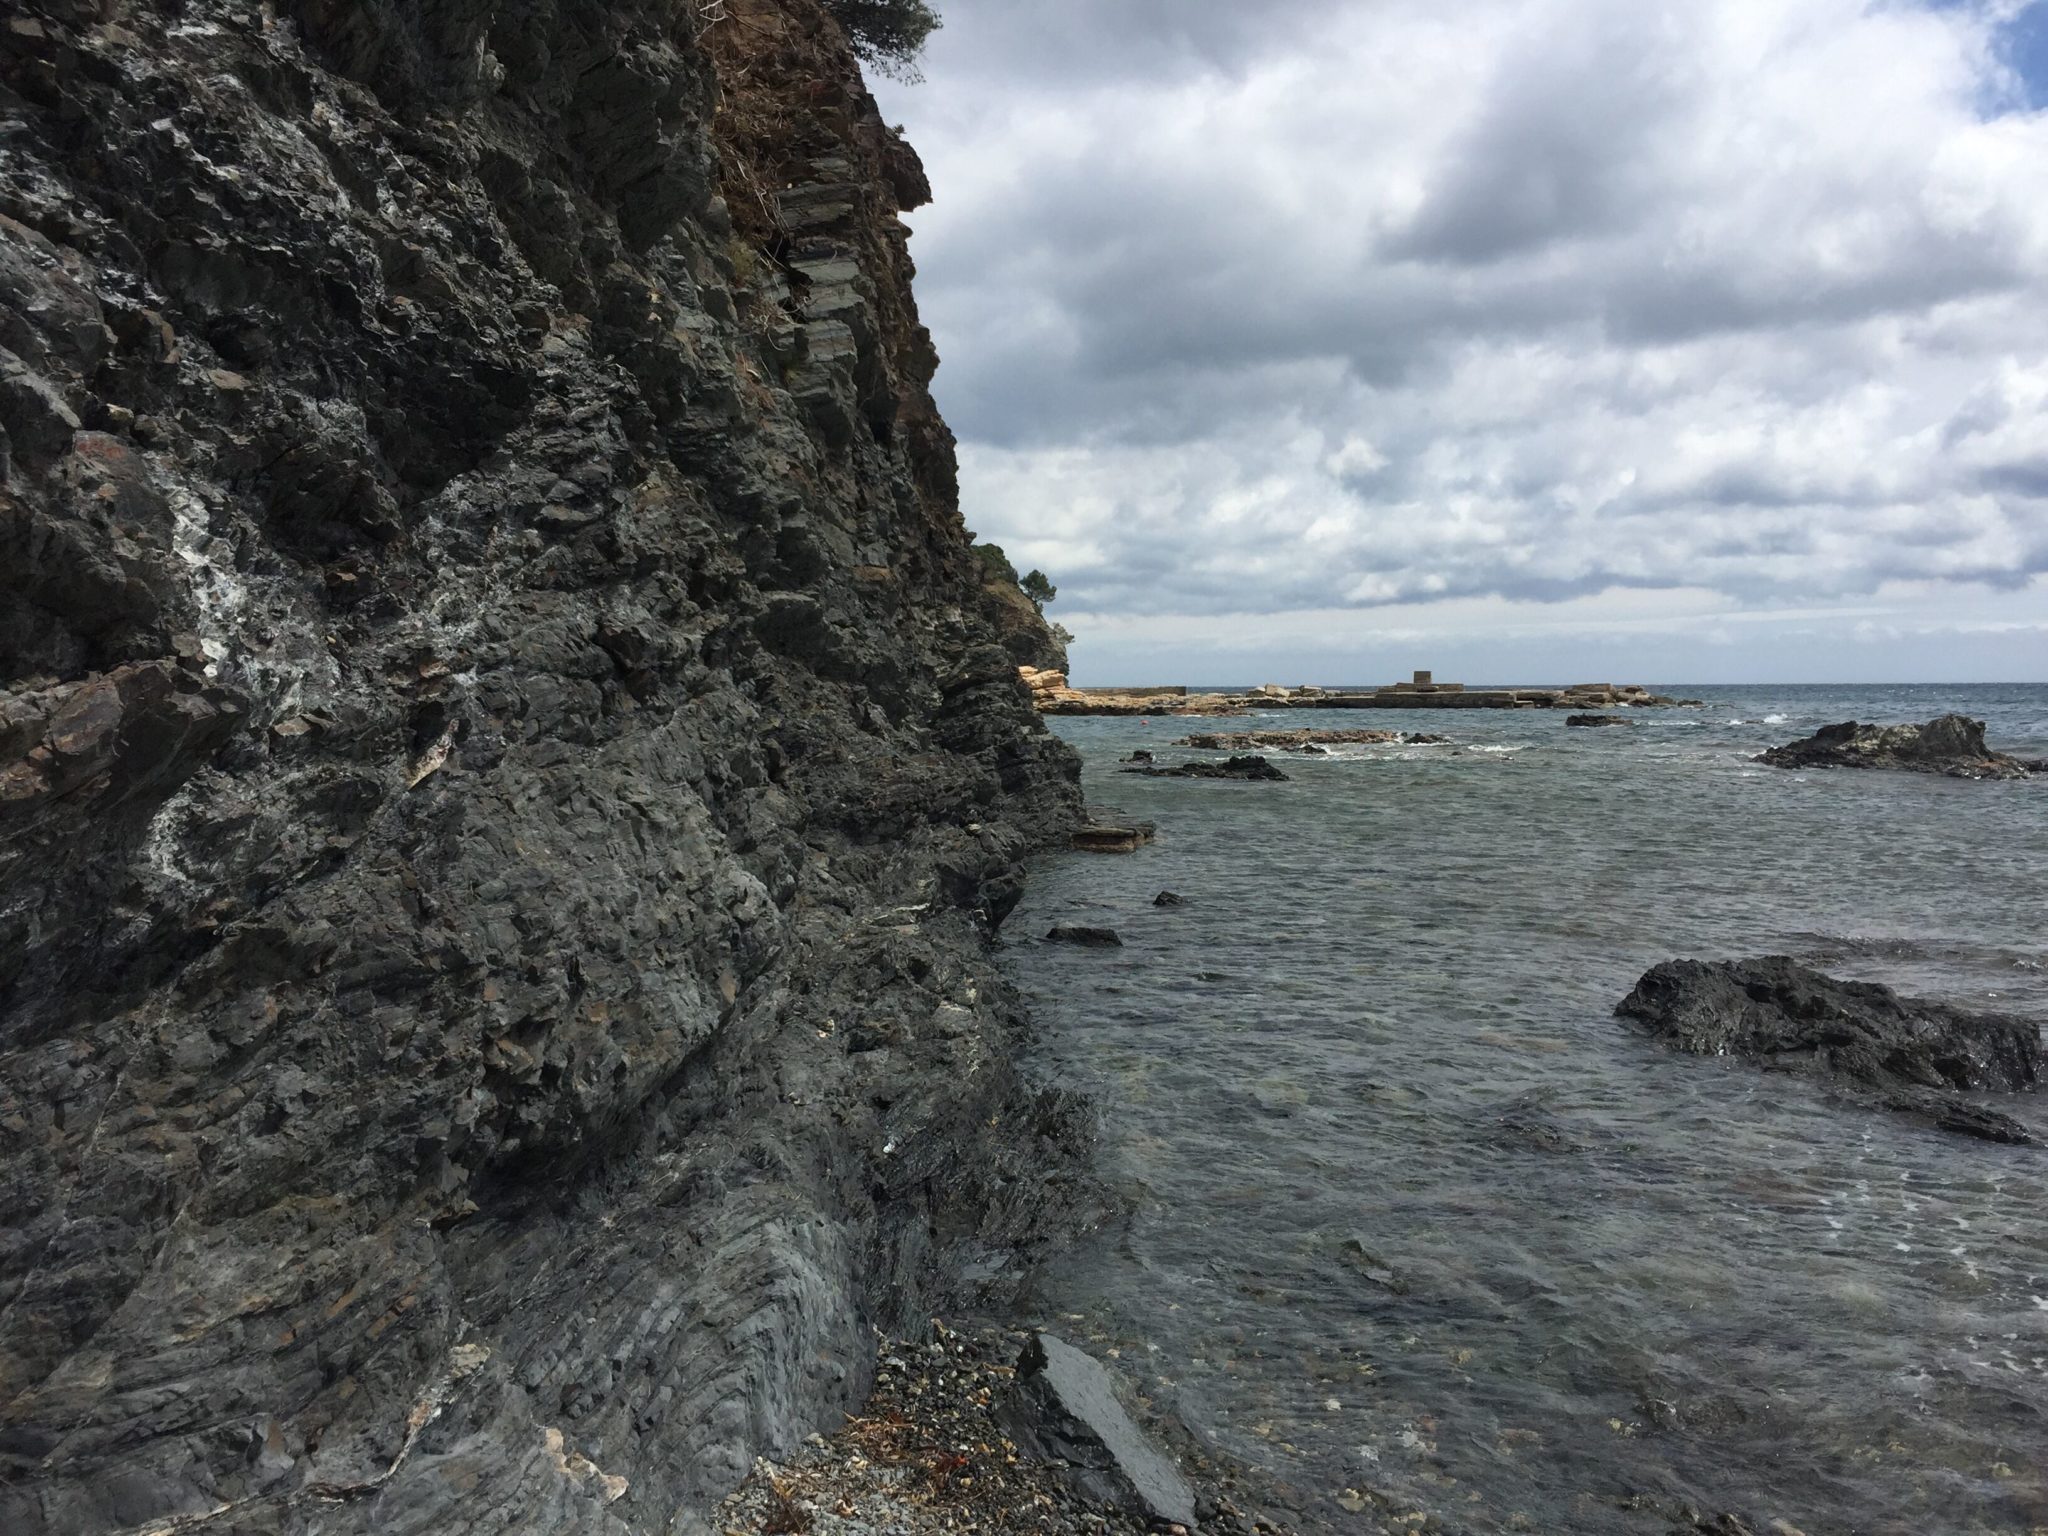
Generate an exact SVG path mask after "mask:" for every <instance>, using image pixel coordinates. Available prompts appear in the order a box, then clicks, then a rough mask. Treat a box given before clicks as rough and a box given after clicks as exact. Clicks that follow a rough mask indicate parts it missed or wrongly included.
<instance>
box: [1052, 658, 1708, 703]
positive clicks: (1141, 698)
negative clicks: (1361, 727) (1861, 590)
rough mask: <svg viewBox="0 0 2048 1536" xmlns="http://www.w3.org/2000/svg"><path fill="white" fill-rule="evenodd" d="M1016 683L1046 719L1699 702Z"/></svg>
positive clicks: (1604, 687)
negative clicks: (1205, 690) (1209, 690)
mask: <svg viewBox="0 0 2048 1536" xmlns="http://www.w3.org/2000/svg"><path fill="white" fill-rule="evenodd" d="M1017 673H1018V677H1019V679H1020V680H1021V681H1022V682H1023V684H1024V686H1025V688H1026V689H1027V690H1028V691H1029V693H1030V695H1031V702H1032V705H1033V707H1035V708H1036V709H1037V710H1038V712H1039V713H1040V714H1043V715H1236V714H1244V713H1247V712H1249V711H1252V710H1271V709H1569V710H1599V709H1613V708H1616V707H1624V708H1635V709H1672V708H1697V707H1698V705H1699V702H1700V701H1699V700H1698V699H1678V698H1672V697H1670V696H1668V695H1665V694H1660V693H1652V692H1651V691H1650V690H1649V689H1647V688H1645V687H1643V686H1641V685H1640V684H1637V683H1624V684H1621V685H1620V686H1616V685H1615V684H1612V683H1574V684H1572V685H1571V686H1570V687H1565V688H1467V687H1466V686H1465V685H1463V684H1462V683H1395V684H1392V685H1391V686H1389V687H1386V688H1375V689H1371V690H1364V691H1361V690H1346V689H1335V690H1333V689H1327V688H1314V687H1300V688H1282V687H1278V686H1275V685H1272V684H1268V685H1266V686H1265V687H1262V688H1254V689H1251V690H1250V691H1248V692H1245V693H1190V692H1189V691H1188V690H1187V689H1185V688H1178V687H1173V688H1085V689H1084V688H1075V687H1072V686H1070V685H1069V684H1068V682H1067V678H1066V674H1065V673H1063V672H1054V671H1049V670H1044V669H1041V668H1037V667H1031V666H1020V667H1019V668H1018V669H1017Z"/></svg>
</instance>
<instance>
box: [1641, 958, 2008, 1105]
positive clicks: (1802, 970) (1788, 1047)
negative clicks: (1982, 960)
mask: <svg viewBox="0 0 2048 1536" xmlns="http://www.w3.org/2000/svg"><path fill="white" fill-rule="evenodd" d="M1615 1012H1616V1013H1617V1014H1619V1015H1620V1016H1621V1017H1623V1018H1627V1019H1632V1020H1635V1021H1636V1022H1637V1023H1639V1024H1642V1025H1643V1026H1644V1027H1646V1028H1647V1029H1649V1030H1650V1031H1651V1032H1652V1033H1653V1034H1655V1035H1657V1036H1658V1037H1659V1038H1660V1039H1662V1040H1663V1041H1664V1042H1665V1043H1666V1044H1668V1045H1670V1046H1671V1047H1673V1048H1674V1049H1676V1050H1681V1051H1687V1052H1690V1053H1691V1054H1693V1055H1695V1056H1741V1057H1744V1058H1746V1059H1748V1060H1751V1061H1757V1062H1762V1063H1764V1064H1766V1065H1769V1066H1776V1067H1783V1068H1787V1069H1791V1070H1797V1071H1802V1072H1808V1073H1812V1074H1814V1075H1817V1076H1820V1077H1823V1078H1825V1079H1827V1080H1829V1081H1830V1082H1831V1083H1833V1084H1835V1085H1836V1086H1838V1087H1841V1088H1843V1089H1844V1090H1846V1091H1848V1092H1850V1093H1851V1095H1852V1096H1854V1097H1857V1098H1860V1099H1863V1100H1865V1101H1868V1102H1874V1103H1877V1104H1880V1105H1882V1106H1883V1107H1885V1108H1888V1109H1896V1110H1900V1111H1903V1112H1905V1113H1908V1114H1912V1115H1915V1116H1917V1117H1919V1118H1922V1119H1925V1120H1928V1121H1931V1122H1933V1123H1934V1124H1936V1125H1939V1126H1940V1127H1941V1128H1942V1129H1944V1130H1954V1131H1959V1132H1962V1133H1964V1134H1966V1135H1972V1136H1981V1137H1983V1138H1985V1139H1987V1140H1991V1141H2006V1142H2018V1143H2032V1142H2033V1141H2034V1140H2035V1138H2034V1136H2033V1134H2032V1133H2031V1132H2029V1131H2028V1130H2027V1128H2026V1127H2025V1126H2022V1125H2021V1124H2020V1123H2019V1122H2018V1121H2016V1120H2013V1119H2012V1118H2011V1117H2010V1116H2007V1115H2003V1114H2000V1113H1999V1112H1998V1111H1996V1110H1993V1109H1990V1108H1988V1107H1987V1106H1985V1105H1983V1104H1981V1103H1979V1102H1977V1101H1974V1100H1969V1099H1965V1098H1963V1097H1962V1096H1961V1095H1962V1094H1964V1093H1965V1092H1969V1091H1976V1090H1984V1089H1996V1090H2005V1091H2019V1090H2026V1089H2032V1088H2034V1087H2035V1086H2037V1085H2038V1084H2039V1082H2040V1080H2041V1077H2042V1073H2043V1058H2042V1048H2041V1032H2040V1028H2039V1026H2037V1025H2036V1024H2034V1023H2033V1022H2032V1021H2030V1020H2027V1019H2020V1018H2014V1017H2011V1016H2009V1015H2005V1014H1993V1013H1968V1012H1965V1011H1964V1010H1962V1009H1960V1008H1955V1007H1951V1006H1950V1005H1949V1004H1947V1003H1939V1002H1933V1001H1930V1000H1928V999H1924V998H1910V997H1900V996H1899V995H1898V994H1897V993H1896V992H1894V991H1892V990H1891V988H1889V987H1884V986H1879V985H1877V984H1875V983H1873V982H1861V981H1839V980H1837V979H1836V978H1834V977H1832V976H1826V975H1823V974H1822V973H1820V972H1819V971H1815V970H1810V969H1808V968H1807V967H1806V966H1803V965H1801V964H1799V963H1798V962H1797V961H1795V960H1793V959H1791V958H1789V957H1788V956H1785V955H1767V956H1764V957H1762V958H1759V959H1753V960H1718V961H1708V960H1667V961H1665V962H1664V963H1663V964H1661V965H1656V966H1652V967H1651V968H1650V969H1649V970H1648V971H1646V972H1644V973H1643V977H1642V979H1641V980H1640V981H1638V982H1637V983H1636V985H1635V990H1634V991H1632V992H1630V993H1629V995H1628V996H1627V997H1626V998H1624V999H1622V1001H1621V1003H1620V1004H1619V1005H1618V1006H1617V1007H1616V1009H1615Z"/></svg>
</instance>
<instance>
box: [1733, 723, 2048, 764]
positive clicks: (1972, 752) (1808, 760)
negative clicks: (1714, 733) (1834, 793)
mask: <svg viewBox="0 0 2048 1536" xmlns="http://www.w3.org/2000/svg"><path fill="white" fill-rule="evenodd" d="M1757 761H1758V762H1760V763H1765V764H1768V765H1769V766H1771V767H1773V768H1895V769H1903V770H1905V771H1907V772H1910V773H1939V774H1944V775H1946V776H1947V777H1949V778H1952V779H2024V778H2030V777H2032V774H2033V772H2034V770H2035V768H2036V767H2037V766H2038V765H2034V764H2029V763H2026V762H2023V761H2021V760H2020V759H2018V758H2016V757H2010V756H2008V755H2007V754H2005V753H2003V752H1994V751H1992V750H1991V749H1990V748H1989V747H1987V746H1985V744H1984V722H1983V721H1982V720H1972V719H1971V718H1970V717H1969V716H1968V715H1942V716H1941V717H1940V718H1938V719H1935V720H1930V721H1928V722H1927V723H1926V724H1925V725H1859V724H1858V723H1857V722H1856V721H1854V720H1844V721H1843V722H1842V723H1841V724H1839V725H1824V726H1822V727H1821V728H1820V729H1819V730H1817V731H1815V732H1814V733H1813V734H1812V735H1811V736H1807V737H1804V738H1802V739H1801V740H1799V741H1794V742H1789V743H1787V744H1786V745H1785V746H1782V747H1772V748H1771V749H1770V750H1769V751H1766V752H1763V753H1761V754H1759V755H1758V757H1757Z"/></svg>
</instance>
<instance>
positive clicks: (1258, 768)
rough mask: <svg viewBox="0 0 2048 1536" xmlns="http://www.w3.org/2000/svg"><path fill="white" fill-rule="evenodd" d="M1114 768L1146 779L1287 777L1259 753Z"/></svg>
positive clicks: (1256, 779) (1276, 779)
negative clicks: (1213, 760)
mask: <svg viewBox="0 0 2048 1536" xmlns="http://www.w3.org/2000/svg"><path fill="white" fill-rule="evenodd" d="M1117 771H1118V772H1119V773H1138V774H1143V775H1144V776H1145V777H1146V778H1148V779H1240V780H1244V781H1247V782H1259V781H1264V782H1268V783H1284V782H1286V779H1287V775H1286V774H1284V773H1282V772H1281V771H1280V770H1279V769H1278V768H1276V767H1274V766H1273V765H1272V764H1271V763H1269V762H1267V761H1266V759H1265V758H1263V757H1259V756H1233V757H1228V758H1225V759H1224V760H1223V761H1222V762H1220V763H1200V762H1196V763H1175V764H1173V765H1172V766H1171V767H1161V766H1159V765H1158V764H1156V763H1139V764H1136V765H1134V766H1131V767H1127V768H1119V769H1118V770H1117Z"/></svg>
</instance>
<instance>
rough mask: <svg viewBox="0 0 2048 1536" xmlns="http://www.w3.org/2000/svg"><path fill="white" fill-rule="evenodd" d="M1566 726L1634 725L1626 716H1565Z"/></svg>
mask: <svg viewBox="0 0 2048 1536" xmlns="http://www.w3.org/2000/svg"><path fill="white" fill-rule="evenodd" d="M1564 723H1565V724H1566V725H1634V724H1635V721H1633V720H1631V719H1629V718H1628V716H1626V715H1567V716H1566V717H1565V722H1564Z"/></svg>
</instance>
